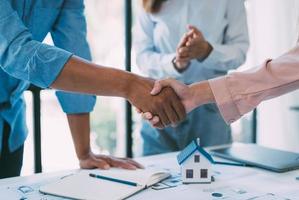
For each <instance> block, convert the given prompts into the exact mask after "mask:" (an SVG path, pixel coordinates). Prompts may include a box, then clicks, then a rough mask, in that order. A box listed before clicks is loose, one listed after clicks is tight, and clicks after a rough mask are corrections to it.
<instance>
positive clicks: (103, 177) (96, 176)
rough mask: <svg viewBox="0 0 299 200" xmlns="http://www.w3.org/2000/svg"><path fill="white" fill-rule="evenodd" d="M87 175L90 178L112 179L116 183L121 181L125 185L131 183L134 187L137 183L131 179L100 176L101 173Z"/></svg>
mask: <svg viewBox="0 0 299 200" xmlns="http://www.w3.org/2000/svg"><path fill="white" fill-rule="evenodd" d="M89 176H90V177H92V178H98V179H103V180H107V181H112V182H116V183H122V184H125V185H131V186H135V187H136V186H138V185H139V184H137V183H134V182H131V181H125V180H121V179H116V178H111V177H107V176H101V175H97V174H89Z"/></svg>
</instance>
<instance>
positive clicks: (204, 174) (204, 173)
mask: <svg viewBox="0 0 299 200" xmlns="http://www.w3.org/2000/svg"><path fill="white" fill-rule="evenodd" d="M200 178H208V170H207V169H201V170H200Z"/></svg>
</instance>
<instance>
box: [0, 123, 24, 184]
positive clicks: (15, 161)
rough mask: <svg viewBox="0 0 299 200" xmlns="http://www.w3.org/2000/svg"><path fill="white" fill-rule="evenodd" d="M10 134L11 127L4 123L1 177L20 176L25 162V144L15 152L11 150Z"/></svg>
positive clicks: (0, 162)
mask: <svg viewBox="0 0 299 200" xmlns="http://www.w3.org/2000/svg"><path fill="white" fill-rule="evenodd" d="M9 134H10V127H9V125H8V124H7V123H4V128H3V140H2V141H1V142H2V151H1V155H0V179H1V178H9V177H14V176H20V173H21V168H22V164H23V151H24V145H22V146H21V147H20V148H19V149H17V150H16V151H14V152H10V151H9V148H8V138H9Z"/></svg>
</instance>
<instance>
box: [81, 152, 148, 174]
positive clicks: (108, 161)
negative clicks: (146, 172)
mask: <svg viewBox="0 0 299 200" xmlns="http://www.w3.org/2000/svg"><path fill="white" fill-rule="evenodd" d="M79 162H80V167H81V168H82V169H94V168H99V169H110V168H111V167H116V168H123V169H129V170H135V169H138V168H140V169H143V168H144V167H143V166H142V165H141V164H139V163H137V162H135V161H134V160H132V159H129V158H117V157H113V156H105V155H95V154H93V153H92V152H90V153H89V154H87V155H86V156H85V157H82V158H80V159H79Z"/></svg>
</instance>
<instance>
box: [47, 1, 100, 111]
mask: <svg viewBox="0 0 299 200" xmlns="http://www.w3.org/2000/svg"><path fill="white" fill-rule="evenodd" d="M51 36H52V38H53V42H54V44H55V46H57V47H60V48H62V49H65V50H67V51H69V52H72V53H73V54H75V55H77V56H79V57H82V58H84V59H86V60H91V53H90V49H89V46H88V42H87V40H86V21H85V17H84V4H83V0H68V1H65V3H64V5H63V8H61V10H60V14H59V18H58V19H57V20H56V23H55V25H54V27H53V29H52V31H51ZM56 96H57V97H58V100H59V103H60V105H61V107H62V109H63V111H64V112H66V113H68V114H76V113H88V112H91V111H92V110H93V107H94V105H95V101H96V97H95V96H91V95H83V94H74V93H67V92H62V91H58V92H56Z"/></svg>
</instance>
